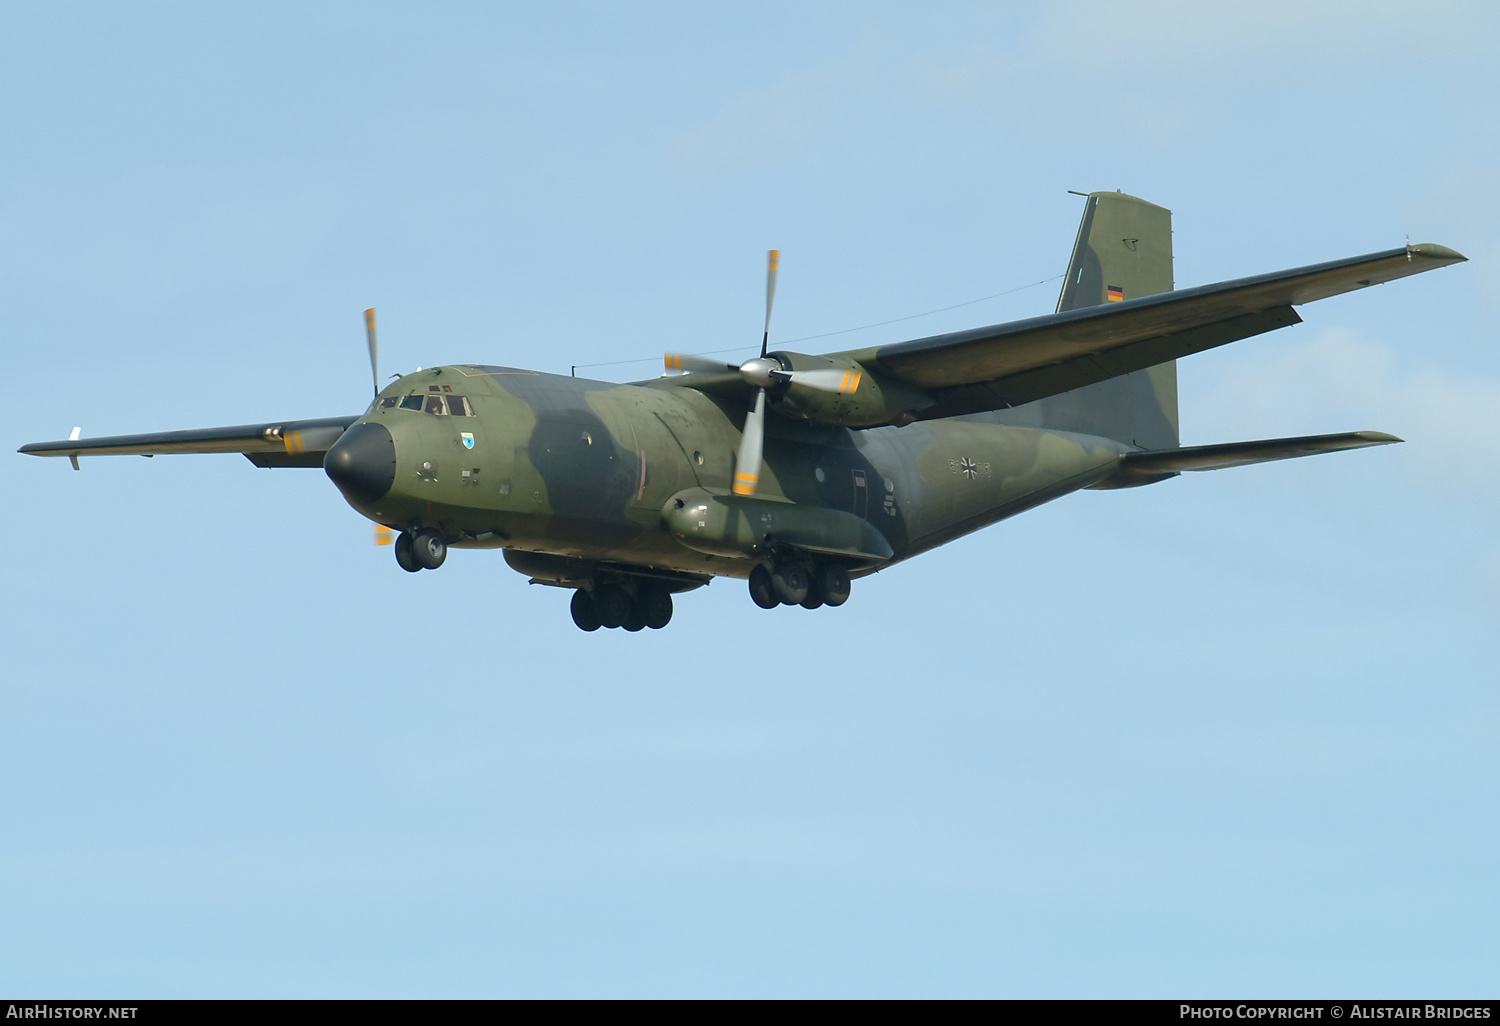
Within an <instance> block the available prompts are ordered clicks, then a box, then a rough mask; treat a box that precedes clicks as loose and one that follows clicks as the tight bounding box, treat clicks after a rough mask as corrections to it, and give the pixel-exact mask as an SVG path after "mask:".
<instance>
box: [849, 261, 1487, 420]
mask: <svg viewBox="0 0 1500 1026" xmlns="http://www.w3.org/2000/svg"><path fill="white" fill-rule="evenodd" d="M1467 259H1468V258H1467V257H1465V256H1463V255H1462V254H1460V253H1457V252H1455V251H1454V250H1451V249H1449V248H1447V247H1446V246H1438V245H1434V244H1431V243H1423V244H1421V245H1417V246H1405V247H1401V248H1399V249H1391V250H1385V251H1383V252H1379V253H1369V254H1366V255H1364V256H1357V257H1349V258H1347V259H1344V260H1333V261H1329V262H1327V263H1322V264H1312V265H1309V266H1306V267H1298V268H1294V269H1292V270H1287V271H1275V272H1272V273H1270V274H1261V275H1255V276H1252V277H1249V278H1238V279H1235V280H1232V281H1226V282H1219V283H1218V284H1214V285H1201V286H1198V287H1197V288H1191V289H1182V290H1180V291H1176V292H1163V293H1159V294H1156V295H1150V296H1141V297H1139V298H1135V299H1130V298H1126V299H1125V300H1123V301H1121V302H1112V303H1108V304H1106V305H1103V306H1090V307H1085V308H1082V309H1077V310H1067V311H1064V312H1061V313H1055V314H1049V315H1047V316H1043V317H1032V318H1029V319H1026V320H1021V321H1013V322H1011V323H1009V324H998V325H991V326H989V327H984V328H972V329H969V330H967V331H957V332H952V333H950V334H946V335H934V336H931V337H929V338H919V339H913V340H911V341H909V342H897V343H895V344H892V345H885V346H875V347H871V348H868V349H859V350H850V351H846V352H843V353H836V354H832V356H833V357H837V358H844V359H852V360H855V361H858V362H859V363H860V364H861V365H863V366H864V367H866V368H868V369H870V370H873V371H875V372H876V373H878V374H881V375H884V376H886V377H889V378H892V379H894V380H896V381H899V382H901V383H903V384H907V385H913V386H916V387H918V388H921V389H924V390H926V391H927V392H928V393H929V394H930V395H932V396H933V398H934V399H935V400H936V401H935V402H934V404H933V405H932V406H929V407H927V408H926V409H923V410H920V411H913V412H914V413H915V415H916V417H917V418H918V419H921V420H932V419H936V418H939V417H953V416H957V415H959V414H964V413H978V412H981V411H984V410H996V409H1006V408H1008V407H1012V406H1020V405H1022V404H1023V403H1029V402H1033V401H1034V400H1037V399H1043V398H1046V397H1047V396H1051V395H1058V394H1060V393H1063V392H1069V391H1072V390H1073V389H1076V388H1082V387H1083V386H1085V385H1091V384H1094V383H1095V382H1099V381H1104V380H1107V379H1109V378H1114V377H1119V376H1120V375H1122V374H1129V373H1131V372H1132V371H1138V370H1144V369H1146V368H1148V367H1154V366H1156V365H1157V364H1160V363H1165V362H1167V361H1168V360H1175V359H1178V358H1180V357H1184V356H1190V355H1192V354H1193V353H1200V352H1203V351H1204V350H1207V349H1213V348H1215V347H1217V346H1221V345H1225V344H1227V343H1229V342H1234V341H1237V340H1239V339H1243V338H1249V337H1251V336H1252V335H1259V334H1261V333H1262V332H1267V331H1272V330H1274V329H1276V328H1281V327H1285V326H1287V325H1290V324H1296V323H1298V322H1299V321H1301V320H1302V318H1301V317H1299V316H1298V315H1297V312H1296V311H1295V310H1293V309H1292V308H1293V307H1294V306H1300V305H1302V304H1303V303H1310V302H1313V301H1314V300H1318V299H1326V298H1328V297H1329V296H1336V295H1340V294H1342V293H1345V292H1352V291H1355V290H1356V289H1362V288H1365V287H1367V286H1370V285H1379V284H1382V283H1384V282H1388V281H1394V280H1395V279H1397V278H1405V277H1407V276H1408V275H1412V274H1420V273H1422V272H1423V271H1430V270H1434V269H1436V268H1438V267H1446V266H1448V265H1449V264H1456V263H1460V262H1462V261H1464V260H1467Z"/></svg>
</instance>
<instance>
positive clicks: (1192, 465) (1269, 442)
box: [1104, 431, 1402, 488]
mask: <svg viewBox="0 0 1500 1026" xmlns="http://www.w3.org/2000/svg"><path fill="white" fill-rule="evenodd" d="M1399 441H1402V439H1400V438H1397V437H1396V436H1395V435H1388V434H1386V433H1385V432H1383V431H1346V432H1344V433H1342V434H1337V435H1303V436H1301V437H1299V438H1268V439H1265V440H1263V441H1259V442H1226V443H1224V444H1223V445H1193V446H1188V447H1186V448H1181V449H1159V450H1156V451H1154V452H1128V453H1126V454H1125V455H1124V456H1122V457H1120V467H1119V469H1118V470H1116V471H1115V473H1114V474H1113V475H1111V476H1110V478H1109V479H1108V480H1107V481H1106V482H1104V484H1105V486H1106V487H1115V488H1119V487H1128V486H1129V485H1132V484H1145V483H1147V482H1149V481H1155V480H1160V479H1161V478H1163V477H1170V476H1171V475H1173V474H1180V473H1182V472H1183V471H1185V470H1222V469H1223V468H1225V467H1244V466H1248V465H1250V464H1251V463H1269V462H1271V461H1272V460H1290V459H1295V458H1296V457H1298V456H1316V455H1317V454H1318V453H1320V452H1343V451H1344V450H1345V449H1363V448H1365V447H1367V446H1371V445H1390V444H1391V443H1392V442H1399Z"/></svg>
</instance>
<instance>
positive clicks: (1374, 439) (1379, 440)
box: [1354, 431, 1406, 445]
mask: <svg viewBox="0 0 1500 1026" xmlns="http://www.w3.org/2000/svg"><path fill="white" fill-rule="evenodd" d="M1354 433H1355V434H1356V435H1358V436H1359V437H1360V438H1362V439H1364V440H1365V441H1366V442H1368V443H1370V444H1371V445H1391V444H1393V443H1396V442H1405V441H1406V439H1404V438H1397V437H1396V436H1395V435H1391V434H1387V433H1386V432H1384V431H1356V432H1354Z"/></svg>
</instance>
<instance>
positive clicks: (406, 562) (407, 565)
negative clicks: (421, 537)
mask: <svg viewBox="0 0 1500 1026" xmlns="http://www.w3.org/2000/svg"><path fill="white" fill-rule="evenodd" d="M396 563H397V564H398V565H399V566H400V567H401V569H403V570H405V571H406V572H407V573H409V574H414V573H416V572H417V571H418V570H420V569H422V564H421V563H418V562H417V554H416V553H415V552H413V551H412V547H411V535H409V534H407V533H406V532H405V531H402V532H401V533H400V534H398V535H396Z"/></svg>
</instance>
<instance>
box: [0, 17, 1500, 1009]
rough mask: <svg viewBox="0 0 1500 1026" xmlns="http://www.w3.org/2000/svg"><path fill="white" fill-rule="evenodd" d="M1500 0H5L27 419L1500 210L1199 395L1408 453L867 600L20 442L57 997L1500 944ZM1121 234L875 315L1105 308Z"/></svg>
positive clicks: (1409, 979)
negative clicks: (53, 457)
mask: <svg viewBox="0 0 1500 1026" xmlns="http://www.w3.org/2000/svg"><path fill="white" fill-rule="evenodd" d="M1497 22H1500V19H1497V16H1496V14H1495V13H1494V11H1493V10H1492V9H1491V7H1490V6H1488V5H1484V4H1479V3H1474V4H1430V5H1422V6H1421V7H1420V8H1418V7H1413V6H1412V5H1409V4H1396V3H1389V4H1386V3H1369V2H1363V3H1324V4H1317V5H1305V4H1292V3H1260V4H1256V3H1250V4H1235V5H1203V4H1187V3H1171V2H1152V3H1142V4H1133V5H1128V6H1122V5H1118V4H1103V3H1060V4H1053V5H1047V6H1046V7H1045V9H1041V10H1037V11H1032V10H1029V9H1022V8H1010V7H1006V6H1003V5H972V6H971V5H962V4H951V5H947V6H944V7H942V8H940V9H938V10H937V11H933V10H932V9H930V8H919V7H918V6H916V5H911V6H905V5H891V4H868V3H860V4H848V5H837V4H828V5H802V4H762V5H754V6H740V7H736V8H733V9H730V8H727V7H726V8H722V9H719V8H704V7H701V6H698V5H665V4H658V5H649V4H648V5H633V6H630V7H625V6H622V5H599V6H590V5H568V6H562V5H550V6H544V7H530V6H528V7H525V8H522V7H519V6H500V5H478V4H476V5H464V4H435V5H424V6H422V7H421V8H413V7H410V6H409V5H391V4H384V5H381V4H359V5H354V4H346V5H341V4H316V5H307V4H298V5H288V4H275V3H260V4H254V5H229V4H223V5H212V6H208V7H205V6H202V5H188V4H168V3H161V4H141V5H133V6H128V7H121V6H119V5H106V4H98V5H89V4H56V5H45V6H23V5H7V6H5V7H4V8H3V9H0V25H3V30H0V94H3V95H5V96H6V97H7V101H8V102H7V103H5V104H4V105H3V106H0V136H3V138H4V139H5V141H6V145H5V153H6V159H5V160H4V162H3V163H0V237H3V238H4V239H5V240H6V243H7V244H6V245H5V246H4V247H3V249H0V273H3V278H4V281H5V283H6V284H5V287H4V288H3V289H0V332H3V335H0V337H3V339H4V351H5V353H6V354H7V356H8V358H9V363H10V365H11V367H12V369H13V376H14V377H16V378H17V379H18V383H19V379H20V378H22V377H24V378H26V379H27V382H26V388H25V389H24V390H18V391H17V392H16V394H15V395H14V396H13V398H12V401H11V402H8V403H6V404H4V409H3V411H0V426H3V435H4V437H5V438H6V439H9V442H8V444H9V445H10V446H11V448H14V447H15V446H18V445H20V444H22V443H24V442H27V441H35V440H41V439H49V438H59V437H65V436H66V434H67V432H68V431H69V430H70V429H71V428H72V427H73V426H74V425H75V424H78V425H82V426H83V429H84V432H85V434H112V433H119V432H126V431H136V430H156V429H170V428H180V427H196V426H209V425H217V424H237V423H245V422H252V421H258V420H266V419H274V418H278V417H307V416H328V415H339V414H346V413H352V412H356V411H358V410H359V409H360V408H361V407H362V406H363V404H364V402H365V401H366V396H367V394H368V393H367V390H368V381H369V378H368V372H367V369H366V367H365V365H364V353H363V336H362V330H361V322H360V311H361V310H362V309H363V308H364V307H365V306H368V305H372V304H373V305H375V306H377V307H378V309H379V311H380V318H381V338H382V346H383V353H382V357H383V367H384V368H385V370H387V371H393V370H398V369H410V368H413V367H415V366H417V365H419V364H420V365H431V364H436V363H440V362H446V361H459V360H462V361H485V362H495V363H509V364H516V365H521V366H529V367H536V368H538V369H542V370H551V371H562V372H566V370H567V368H568V366H569V365H571V364H596V363H608V362H613V361H621V360H639V361H640V362H638V363H632V364H622V365H618V366H605V367H597V368H593V370H592V371H591V372H592V373H595V374H597V375H598V376H600V377H606V378H612V379H618V380H628V379H631V378H638V377H645V376H650V375H653V374H655V373H657V372H658V370H659V366H660V365H659V362H658V360H659V354H660V353H661V352H662V351H663V350H664V349H679V350H687V351H701V350H711V349H724V348H729V347H735V346H743V347H744V349H745V350H746V351H748V350H749V349H750V348H751V347H752V346H753V345H754V344H756V343H757V342H758V341H759V339H758V333H759V328H760V317H761V303H762V302H763V279H762V274H763V264H762V261H763V260H764V252H765V250H766V249H768V248H771V247H779V248H780V249H781V250H782V251H783V262H782V275H781V284H780V288H779V290H778V295H777V311H776V323H775V325H774V328H773V339H774V338H775V336H777V335H780V336H781V338H782V339H789V338H797V337H802V336H807V335H814V334H821V333H824V332H832V331H838V330H841V329H844V328H848V327H852V326H856V325H863V324H869V323H872V322H876V321H884V320H889V319H891V318H897V317H903V316H906V315H908V314H913V313H918V312H921V311H926V310H932V309H936V308H939V307H945V306H949V305H951V304H955V303H962V302H964V301H966V300H970V299H974V298H976V297H980V296H986V295H991V294H993V293H997V292H1001V291H1003V290H1007V289H1011V288H1015V287H1018V286H1021V285H1026V284H1028V283H1031V282H1038V281H1042V280H1044V279H1048V278H1051V277H1053V276H1055V275H1059V274H1061V272H1062V270H1063V268H1064V266H1065V264H1066V261H1067V257H1068V251H1069V247H1070V246H1071V243H1072V239H1073V233H1074V231H1075V229H1076V225H1077V219H1078V216H1079V213H1080V206H1079V204H1080V201H1079V200H1078V199H1077V197H1074V196H1069V195H1068V194H1067V192H1066V190H1068V189H1077V190H1082V191H1088V190H1093V189H1112V188H1121V189H1123V190H1124V191H1126V192H1130V193H1133V194H1136V195H1139V196H1143V197H1145V198H1147V199H1150V200H1153V201H1154V202H1157V203H1161V204H1163V205H1165V206H1168V207H1170V208H1172V209H1173V211H1174V214H1175V217H1174V227H1175V231H1176V235H1175V246H1176V257H1177V261H1176V277H1177V282H1178V284H1179V285H1193V284H1201V283H1205V282H1210V281H1217V280H1221V279H1224V278H1230V277H1236V276H1239V275H1244V274H1251V273H1257V272H1260V271H1267V270H1273V269H1278V268H1283V267H1293V266H1297V265H1300V264H1305V263H1311V262H1316V261H1320V260H1326V259H1333V258H1337V257H1342V256H1348V255H1354V254H1357V253H1364V252H1369V251H1373V250H1377V249H1384V248H1389V247H1391V246H1395V245H1399V244H1400V243H1401V241H1402V239H1403V237H1404V236H1405V235H1407V234H1410V235H1411V237H1412V239H1413V241H1435V242H1441V243H1443V244H1446V245H1449V246H1453V247H1454V248H1456V249H1458V250H1460V251H1462V252H1464V253H1465V254H1467V255H1468V256H1469V257H1470V258H1471V262H1470V263H1468V264H1465V265H1461V266H1460V267H1457V268H1452V269H1448V270H1444V271H1439V272H1435V273H1432V274H1429V275H1424V276H1421V277H1419V278H1415V279H1411V280H1406V281H1401V282H1396V283H1392V284H1390V285H1387V286H1383V287H1381V288H1379V289H1373V290H1370V291H1367V292H1363V293H1360V294H1357V295H1352V296H1346V297H1340V298H1336V299H1332V300H1328V301H1326V302H1322V303H1318V304H1314V305H1312V306H1310V307H1306V308H1304V309H1303V311H1302V313H1303V316H1304V319H1305V321H1306V323H1305V324H1302V325H1299V326H1297V327H1295V328H1291V329H1288V330H1285V331H1281V332H1278V333H1275V334H1273V335H1269V336H1264V337H1261V338H1257V339H1253V340H1248V341H1245V342H1242V343H1238V344H1236V345H1234V346H1231V347H1228V348H1225V349H1223V350H1219V351H1216V352H1213V353H1209V354H1204V355H1201V356H1198V357H1194V358H1191V359H1190V360H1187V361H1185V362H1184V363H1183V364H1182V365H1181V367H1180V372H1181V382H1182V423H1183V428H1182V433H1183V440H1184V442H1185V443H1188V444H1193V443H1206V442H1213V441H1230V440H1239V439H1248V438H1257V437H1275V436H1282V435H1295V434H1302V433H1311V432H1317V431H1337V430H1350V429H1365V428H1368V429H1377V430H1386V431H1391V432H1394V433H1396V434H1398V435H1401V436H1402V437H1404V438H1406V439H1408V442H1407V444H1406V445H1404V446H1400V447H1390V448H1385V449H1377V450H1367V451H1361V452H1354V453H1348V454H1342V455H1336V456H1328V457H1319V458H1314V459H1310V460H1301V461H1295V462H1293V463H1283V464H1275V465H1269V466H1263V467H1254V468H1247V469H1243V470H1236V471H1224V472H1220V473H1216V474H1205V475H1189V476H1186V477H1184V478H1181V479H1178V480H1175V481H1172V482H1168V483H1165V484H1162V485H1158V486H1153V487H1150V488H1144V489H1138V490H1134V491H1126V492H1114V493H1094V492H1089V493H1084V494H1080V495H1075V496H1072V497H1069V498H1066V499H1064V500H1061V501H1059V502H1057V503H1054V504H1052V505H1049V506H1046V507H1043V508H1042V509H1040V510H1037V511H1033V512H1031V513H1028V514H1025V515H1023V516H1021V517H1019V518H1017V519H1015V520H1013V521H1010V522H1008V523H1005V524H1001V525H998V526H996V527H993V528H991V529H989V530H987V531H984V532H981V533H979V534H977V535H973V536H970V537H968V538H965V539H962V540H960V541H957V542H954V543H953V544H951V545H949V546H947V547H945V548H943V549H940V550H938V551H936V552H934V553H932V554H930V555H928V556H924V557H923V558H921V559H918V560H915V561H913V562H911V563H908V564H903V565H901V566H899V567H896V568H893V569H892V570H890V571H887V572H885V573H882V574H880V575H878V576H877V577H875V578H872V579H868V580H865V581H861V582H859V583H858V586H857V587H856V589H855V593H854V596H853V598H852V599H851V601H850V602H849V604H848V605H847V606H845V607H843V608H841V609H839V610H825V611H820V612H818V613H805V612H803V611H800V610H798V611H793V610H781V611H773V612H771V613H765V612H762V611H761V610H758V609H756V608H755V607H754V606H753V605H752V604H751V603H750V600H749V598H748V596H747V595H746V594H745V593H744V589H743V587H742V586H739V585H735V584H733V583H731V582H720V583H719V584H716V585H714V586H713V587H711V588H708V589H706V590H705V591H702V592H698V593H694V594H693V595H690V596H687V597H686V598H685V599H683V600H681V601H679V603H678V608H677V614H676V617H675V619H674V621H673V623H672V625H671V626H670V627H669V628H668V629H667V630H665V631H661V632H643V633H642V634H638V635H629V634H625V633H623V632H600V633H598V634H594V635H587V636H585V635H581V634H579V633H578V632H577V630H576V629H575V628H574V627H573V626H572V624H571V622H570V621H569V620H568V617H567V612H566V599H567V596H566V594H564V593H561V592H557V591H553V590H544V589H540V588H528V586H527V585H526V583H525V580H524V579H523V578H521V577H520V576H518V575H516V574H514V573H513V572H512V571H510V570H509V569H508V568H507V567H506V566H505V565H504V564H503V562H502V561H501V560H500V558H499V556H498V554H495V553H483V552H456V553H454V554H453V557H452V558H450V560H449V562H448V564H447V565H446V566H445V567H444V568H443V569H442V571H441V572H440V573H435V574H420V575H415V576H408V575H406V574H404V573H401V572H400V571H399V570H398V569H397V568H396V567H395V565H394V561H393V560H392V559H391V558H390V554H389V550H382V549H376V548H374V547H373V546H372V545H371V544H370V531H369V528H368V525H367V524H366V523H365V522H364V521H363V520H362V519H361V518H359V517H358V516H357V515H356V514H355V513H354V512H353V511H351V510H350V509H349V508H348V507H347V506H346V505H345V504H344V503H343V501H342V499H341V498H340V496H339V494H338V493H337V491H336V490H335V489H334V488H333V487H332V486H331V485H330V484H329V482H328V481H327V480H326V479H325V478H324V477H323V475H322V474H320V473H317V472H314V471H306V472H304V471H263V470H257V469H255V468H253V467H251V466H250V465H249V464H248V463H247V462H246V461H245V460H243V459H242V458H240V457H237V456H224V457H198V458H188V457H182V458H170V457H168V458H159V459H154V460H149V461H147V460H138V459H127V458H121V459H95V460H90V461H86V462H85V465H84V470H83V472H82V473H79V474H74V473H73V472H72V471H71V470H69V469H68V467H67V465H66V463H64V462H60V461H50V460H49V461H44V460H36V459H30V458H27V457H22V456H19V455H14V456H11V457H9V460H10V462H9V465H8V466H9V469H8V471H7V473H6V475H5V480H6V482H7V484H6V492H5V494H6V496H7V500H8V501H6V502H5V503H3V504H0V509H3V512H0V516H3V517H4V521H5V526H6V531H5V536H6V537H8V538H9V539H10V544H9V547H8V559H7V560H6V569H5V570H4V581H5V583H6V586H5V588H4V589H3V593H0V603H3V614H4V615H3V617H0V624H3V626H0V631H3V634H0V638H3V640H4V651H5V653H6V657H5V662H6V672H5V674H4V677H3V684H0V722H3V724H4V736H5V740H6V743H5V744H4V745H3V746H0V821H3V822H4V823H6V824H7V829H6V830H5V831H3V837H0V922H3V923H4V924H5V929H4V930H0V989H3V990H5V991H8V992H10V993H27V994H41V995H58V996H104V995H109V996H117V995H118V996H127V995H128V996H142V997H147V996H199V995H226V996H450V995H451V996H508V995H823V996H835V995H893V996H894V995H993V996H1160V997H1175V996H1189V995H1191V996H1208V995H1215V994H1230V993H1232V994H1238V995H1266V996H1281V995H1288V994H1297V995H1313V996H1329V997H1332V996H1340V995H1356V996H1361V997H1365V996H1377V995H1379V996H1412V995H1416V994H1421V995H1428V996H1432V995H1441V996H1454V997H1473V996H1492V995H1493V994H1494V992H1495V989H1496V983H1497V978H1500V974H1497V971H1496V969H1495V967H1496V966H1497V965H1500V938H1497V933H1496V927H1495V923H1496V922H1497V921H1500V884H1497V871H1496V854H1495V853H1496V851H1497V848H1500V831H1497V828H1496V825H1495V822H1496V820H1495V816H1494V809H1495V808H1496V805H1497V799H1500V793H1497V791H1500V788H1497V754H1496V745H1495V737H1496V736H1497V727H1500V706H1497V699H1496V683H1497V679H1500V673H1497V672H1496V666H1497V662H1500V644H1497V642H1500V542H1497V541H1496V537H1495V531H1494V525H1495V522H1496V514H1497V511H1500V485H1497V483H1496V480H1497V478H1496V474H1495V471H1496V467H1497V458H1496V456H1495V453H1494V447H1493V439H1495V438H1496V437H1500V412H1497V411H1500V355H1497V351H1496V348H1495V347H1494V345H1493V344H1492V339H1493V325H1494V323H1495V320H1496V313H1497V308H1500V287H1497V285H1496V280H1497V279H1496V277H1495V276H1494V274H1493V273H1492V271H1491V270H1490V268H1492V267H1493V266H1494V264H1495V261H1496V260H1497V259H1500V216H1497V213H1496V210H1495V206H1494V203H1493V202H1492V198H1491V197H1492V196H1493V194H1494V192H1495V187H1496V185H1497V184H1500V182H1497V168H1500V163H1497V159H1500V152H1497V150H1500V143H1497V138H1500V137H1497V136H1496V133H1495V132H1494V131H1493V101H1494V97H1495V95H1496V93H1497V87H1500V81H1497V71H1496V69H1497V68H1500V60H1497V57H1500V53H1497V49H1500V47H1497V41H1500V40H1497V27H1500V24H1497ZM1056 288H1057V286H1056V283H1052V282H1049V283H1048V284H1046V285H1041V286H1037V287H1034V288H1030V289H1025V290H1022V291H1018V292H1014V293H1012V294H1010V295H1007V296H1004V297H1002V298H999V299H995V300H991V301H988V302H985V303H980V304H975V305H972V306H968V307H964V308H962V309H959V310H953V311H949V312H947V313H943V314H938V315H933V316H931V317H925V318H921V319H918V320H914V321H907V322H904V323H901V324H897V325H890V326H888V327H884V328H877V329H871V330H868V331H863V332H858V333H852V334H847V335H843V336H839V337H837V338H835V339H830V340H827V341H826V342H822V341H820V342H809V343H807V347H808V348H809V349H811V350H813V351H817V350H818V349H820V348H829V349H831V348H842V347H844V346H846V345H856V344H873V343H876V342H880V341H893V340H897V339H900V338H907V337H915V336H919V335H926V334H932V333H935V332H939V331H944V330H950V329H957V328H961V327H968V326H973V325H975V324H981V323H989V322H995V321H1003V320H1008V319H1012V318H1017V317H1023V316H1029V315H1033V314H1037V313H1043V312H1047V311H1049V310H1050V309H1051V308H1052V306H1053V304H1054V303H1055V300H1056Z"/></svg>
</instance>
